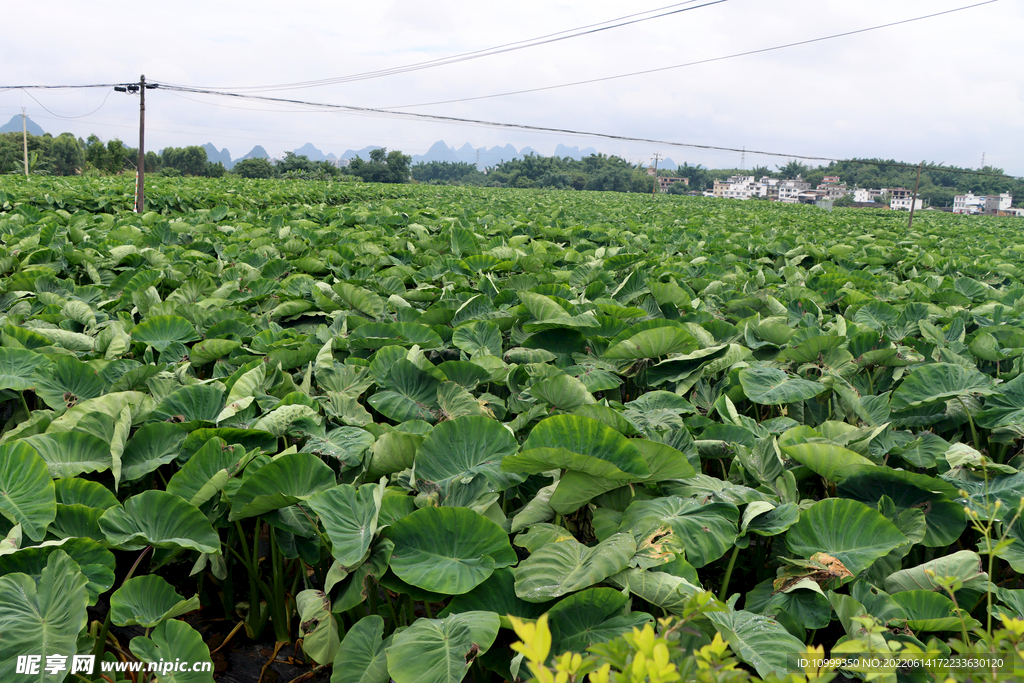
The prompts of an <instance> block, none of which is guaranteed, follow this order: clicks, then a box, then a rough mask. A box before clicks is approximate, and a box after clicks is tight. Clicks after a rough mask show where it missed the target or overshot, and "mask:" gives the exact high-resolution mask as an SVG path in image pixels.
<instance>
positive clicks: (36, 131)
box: [0, 114, 46, 135]
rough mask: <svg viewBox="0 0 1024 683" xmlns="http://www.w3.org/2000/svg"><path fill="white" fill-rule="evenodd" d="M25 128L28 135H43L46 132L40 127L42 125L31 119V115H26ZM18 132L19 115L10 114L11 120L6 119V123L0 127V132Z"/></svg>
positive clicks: (19, 125) (19, 127) (19, 124)
mask: <svg viewBox="0 0 1024 683" xmlns="http://www.w3.org/2000/svg"><path fill="white" fill-rule="evenodd" d="M25 128H26V130H27V131H28V134H29V135H45V134H46V132H45V131H44V130H43V129H42V127H41V126H40V125H39V124H38V123H36V122H35V121H33V120H32V117H31V116H29V117H27V118H26V119H25ZM20 132H21V116H19V115H18V114H15V115H14V116H12V117H11V120H10V121H8V122H7V123H5V124H4V126H3V127H2V128H0V133H20Z"/></svg>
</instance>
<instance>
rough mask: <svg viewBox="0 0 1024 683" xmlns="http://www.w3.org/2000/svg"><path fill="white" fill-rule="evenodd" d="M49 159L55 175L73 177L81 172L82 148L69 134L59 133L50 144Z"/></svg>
mask: <svg viewBox="0 0 1024 683" xmlns="http://www.w3.org/2000/svg"><path fill="white" fill-rule="evenodd" d="M49 151H50V159H51V161H52V164H53V172H54V173H55V174H56V175H75V174H76V173H80V172H81V170H82V164H83V162H84V156H83V154H82V147H81V146H80V145H79V144H78V140H76V139H75V136H74V135H72V134H71V133H61V134H60V135H58V136H57V137H56V138H54V139H53V141H52V142H51V143H50V150H49Z"/></svg>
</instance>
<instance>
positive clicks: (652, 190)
mask: <svg viewBox="0 0 1024 683" xmlns="http://www.w3.org/2000/svg"><path fill="white" fill-rule="evenodd" d="M660 156H661V153H660V152H655V153H654V185H652V186H651V199H654V193H655V192H657V191H658V157H660Z"/></svg>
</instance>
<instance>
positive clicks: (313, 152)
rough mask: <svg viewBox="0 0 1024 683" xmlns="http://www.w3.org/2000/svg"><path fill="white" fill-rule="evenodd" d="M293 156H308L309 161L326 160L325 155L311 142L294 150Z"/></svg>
mask: <svg viewBox="0 0 1024 683" xmlns="http://www.w3.org/2000/svg"><path fill="white" fill-rule="evenodd" d="M295 156H304V157H308V158H309V160H310V161H327V155H326V154H324V153H323V152H321V151H320V150H319V149H317V148H316V147H314V146H313V143H312V142H307V143H306V144H304V145H303V146H302V147H299V148H298V149H297V150H295Z"/></svg>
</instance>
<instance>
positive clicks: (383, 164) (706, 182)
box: [0, 133, 1024, 206]
mask: <svg viewBox="0 0 1024 683" xmlns="http://www.w3.org/2000/svg"><path fill="white" fill-rule="evenodd" d="M23 157H24V154H23V150H22V135H21V133H0V173H21V172H23V170H24V160H23ZM28 160H29V172H30V173H36V174H47V175H62V176H69V175H78V174H86V175H89V174H99V175H106V174H116V173H123V172H134V171H135V166H136V164H137V163H138V149H137V148H133V147H131V146H130V145H126V144H125V143H123V142H121V141H120V140H118V139H117V138H114V139H113V140H110V141H108V142H103V141H102V140H100V139H99V138H98V137H97V136H95V135H90V136H89V137H88V138H86V139H82V138H76V137H75V136H74V135H72V134H70V133H61V134H60V135H58V136H56V137H55V136H52V135H50V134H49V133H46V134H44V135H38V136H37V135H29V136H28ZM411 161H412V159H411V157H410V156H408V155H406V154H403V153H402V152H400V151H398V150H392V151H390V152H389V151H388V150H387V149H384V148H378V149H375V150H373V151H371V152H370V158H369V159H367V160H363V159H361V158H360V157H356V158H355V159H352V161H351V162H350V164H349V166H347V167H340V168H339V167H336V166H334V165H333V164H332V163H331V162H329V161H313V160H311V159H309V158H308V157H306V156H302V155H296V154H294V153H292V152H285V156H284V158H283V159H281V160H280V161H278V162H277V163H273V162H271V161H270V160H269V159H242V160H241V161H239V162H237V163H236V164H235V165H234V167H233V168H232V169H231V171H230V172H229V171H228V170H227V169H226V168H225V167H224V165H223V164H221V163H220V162H216V163H214V162H211V161H210V160H209V159H208V158H207V155H206V150H205V149H204V148H203V147H199V146H195V145H193V146H188V147H168V148H165V149H163V150H161V151H160V152H159V153H157V152H152V151H151V152H147V153H146V159H145V165H146V173H159V174H161V175H165V176H175V175H187V176H206V177H212V178H218V177H222V176H225V175H235V176H240V177H243V178H295V179H307V180H330V179H337V180H346V179H347V180H356V179H359V180H362V181H365V182H374V183H404V182H410V180H411V181H415V182H419V183H433V184H446V185H477V186H490V187H516V188H550V189H556V190H597V191H614V192H651V190H652V188H653V183H654V179H653V178H652V177H651V176H650V175H648V173H647V171H646V169H645V168H643V167H642V166H640V165H636V164H632V163H630V162H629V161H627V160H625V159H622V158H620V157H617V156H609V155H605V154H593V155H591V156H588V157H584V158H582V159H573V158H571V157H554V156H552V157H542V156H538V155H536V154H531V155H528V156H526V157H524V158H522V159H514V160H510V161H503V162H502V163H500V164H498V165H497V166H495V167H493V168H491V169H488V170H487V171H486V172H482V171H480V170H479V169H477V167H476V166H475V165H474V164H471V163H467V162H450V161H433V162H428V163H418V164H416V165H411ZM916 174H917V167H916V166H914V165H910V164H901V163H900V162H896V161H894V160H891V159H890V160H883V159H860V160H851V161H834V162H831V163H829V164H828V165H827V166H808V165H805V164H803V163H801V162H799V161H797V160H791V161H789V162H788V163H786V164H783V165H780V166H776V167H775V169H774V170H772V169H771V168H769V167H767V166H758V167H755V168H752V169H749V170H745V169H735V168H727V169H717V170H716V169H709V168H705V167H704V166H701V165H700V164H695V165H690V164H687V163H684V164H683V165H682V166H679V167H678V168H677V169H674V170H670V169H659V171H658V175H659V176H671V177H678V178H686V179H687V180H688V181H689V183H688V184H684V183H676V184H674V185H672V186H671V187H670V189H669V192H673V193H686V192H699V191H702V190H705V189H710V188H711V187H712V186H713V184H714V181H715V180H716V179H721V180H724V179H725V178H727V177H729V176H731V175H747V176H754V177H755V178H758V179H760V178H762V177H764V176H767V177H771V178H795V177H796V176H797V175H800V176H801V177H803V178H804V179H805V180H806V181H807V182H809V183H811V186H812V187H814V186H817V185H818V184H819V183H820V182H821V181H822V179H823V178H824V177H825V176H839V177H840V179H841V181H842V182H845V183H846V185H847V187H849V188H853V187H862V188H889V189H891V188H898V187H903V188H906V189H913V187H914V184H915V181H916V179H917V178H916ZM1002 175H1003V170H1002V169H1000V168H995V167H992V166H986V167H985V168H982V169H969V168H962V167H957V166H946V165H942V164H925V165H924V168H923V170H922V172H921V183H920V189H919V190H918V196H919V197H920V198H922V199H923V200H925V201H926V202H927V203H928V204H930V205H932V206H952V204H953V197H954V196H955V195H958V194H964V193H966V192H973V193H974V194H1000V193H1003V192H1009V193H1010V194H1012V195H1013V197H1014V205H1017V206H1020V205H1022V202H1024V180H1021V179H1017V178H1010V177H1001V176H1002Z"/></svg>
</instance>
